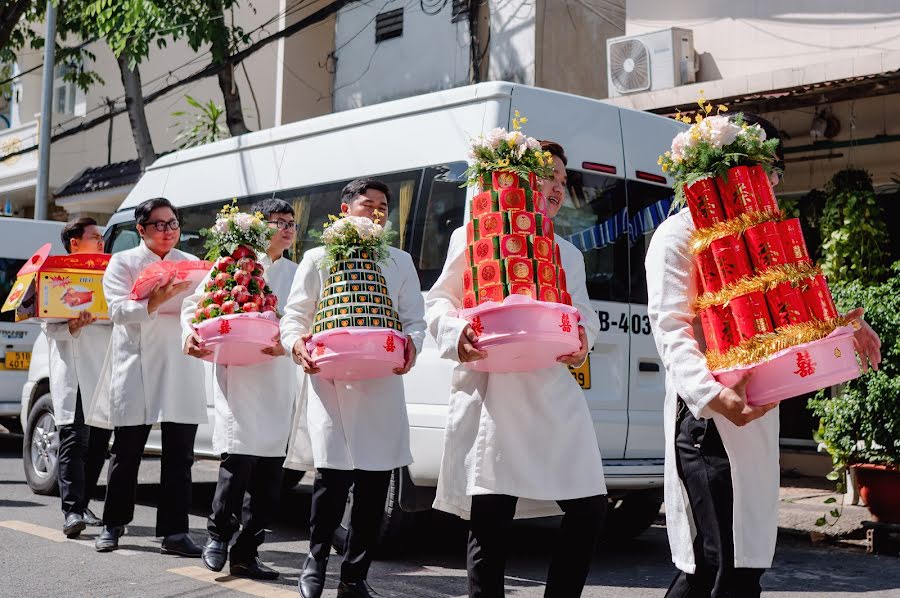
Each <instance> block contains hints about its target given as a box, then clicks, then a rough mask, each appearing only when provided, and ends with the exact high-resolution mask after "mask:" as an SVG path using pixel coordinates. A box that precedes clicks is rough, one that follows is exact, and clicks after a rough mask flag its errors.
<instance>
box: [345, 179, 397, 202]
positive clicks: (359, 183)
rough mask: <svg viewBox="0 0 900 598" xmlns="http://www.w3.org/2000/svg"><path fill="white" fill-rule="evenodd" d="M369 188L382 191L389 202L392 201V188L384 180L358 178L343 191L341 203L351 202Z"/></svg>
mask: <svg viewBox="0 0 900 598" xmlns="http://www.w3.org/2000/svg"><path fill="white" fill-rule="evenodd" d="M369 189H374V190H376V191H381V192H382V193H384V197H385V198H386V199H387V201H388V204H390V203H391V190H390V189H389V188H388V186H387V185H385V184H384V183H383V182H381V181H379V180H378V179H356V180H355V181H350V182H349V183H347V186H346V187H344V190H343V191H341V203H347V204H348V203H350V202H352V201H353V200H354V199H356V198H357V197H359V196H360V195H362V194H363V193H365V192H366V191H368V190H369Z"/></svg>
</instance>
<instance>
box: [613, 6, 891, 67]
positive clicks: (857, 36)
mask: <svg viewBox="0 0 900 598" xmlns="http://www.w3.org/2000/svg"><path fill="white" fill-rule="evenodd" d="M626 10H627V24H626V34H627V35H637V34H640V33H647V32H650V31H656V30H659V29H665V28H668V27H684V28H686V29H691V30H693V32H694V47H695V49H696V50H697V52H698V53H699V54H700V60H701V70H700V80H701V81H711V80H715V79H720V78H728V77H735V76H739V75H748V74H752V73H763V72H768V71H773V70H778V69H783V68H787V67H792V66H793V67H799V66H805V65H811V64H820V63H825V62H828V61H832V60H838V59H844V58H853V57H855V56H863V55H866V54H877V53H882V52H889V51H895V50H900V3H898V2H897V0H854V1H853V2H847V0H787V1H785V0H753V1H752V2H747V1H744V2H721V1H719V2H715V1H713V0H683V1H681V2H659V1H658V0H628V2H627V7H626Z"/></svg>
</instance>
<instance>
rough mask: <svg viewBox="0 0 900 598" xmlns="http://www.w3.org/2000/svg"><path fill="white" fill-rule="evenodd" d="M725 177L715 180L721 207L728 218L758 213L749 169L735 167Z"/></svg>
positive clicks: (757, 204)
mask: <svg viewBox="0 0 900 598" xmlns="http://www.w3.org/2000/svg"><path fill="white" fill-rule="evenodd" d="M727 177H728V178H727V179H726V178H725V177H718V178H716V185H717V186H718V187H719V195H720V197H721V198H722V207H723V208H725V214H726V215H727V216H728V218H735V217H737V216H740V215H741V214H749V213H751V212H758V211H759V203H758V202H757V201H756V194H755V193H754V191H753V178H752V177H751V176H750V169H749V168H747V167H746V166H735V167H734V168H732V169H730V170H729V171H728V175H727Z"/></svg>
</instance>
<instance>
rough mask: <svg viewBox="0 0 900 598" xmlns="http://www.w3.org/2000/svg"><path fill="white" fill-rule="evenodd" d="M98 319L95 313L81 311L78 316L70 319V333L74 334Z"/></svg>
mask: <svg viewBox="0 0 900 598" xmlns="http://www.w3.org/2000/svg"><path fill="white" fill-rule="evenodd" d="M96 320H97V317H96V316H94V315H93V314H91V313H89V312H86V311H83V312H81V313H80V314H78V317H77V318H72V319H71V320H69V334H71V335H72V336H74V335H75V333H76V332H78V331H79V330H81V329H82V328H84V327H85V326H87V325H89V324H93V323H94V322H95V321H96Z"/></svg>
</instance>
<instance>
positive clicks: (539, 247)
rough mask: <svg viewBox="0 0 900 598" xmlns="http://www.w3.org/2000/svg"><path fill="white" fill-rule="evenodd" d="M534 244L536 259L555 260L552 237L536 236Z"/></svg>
mask: <svg viewBox="0 0 900 598" xmlns="http://www.w3.org/2000/svg"><path fill="white" fill-rule="evenodd" d="M533 244H534V258H535V259H537V260H541V261H545V262H552V261H553V242H552V241H551V240H550V239H548V238H546V237H535V238H534V241H533Z"/></svg>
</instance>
